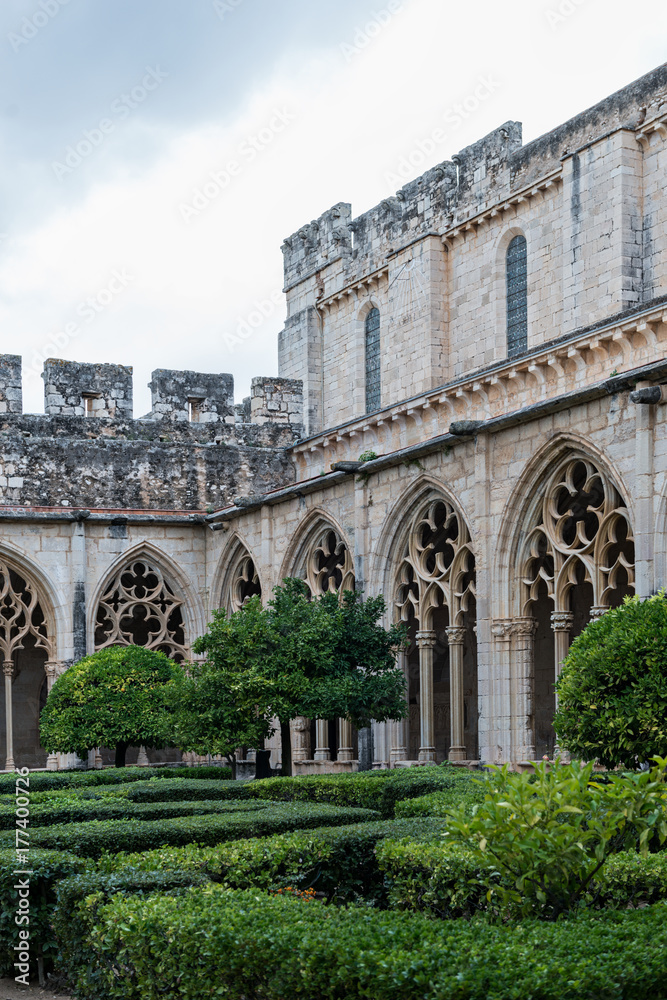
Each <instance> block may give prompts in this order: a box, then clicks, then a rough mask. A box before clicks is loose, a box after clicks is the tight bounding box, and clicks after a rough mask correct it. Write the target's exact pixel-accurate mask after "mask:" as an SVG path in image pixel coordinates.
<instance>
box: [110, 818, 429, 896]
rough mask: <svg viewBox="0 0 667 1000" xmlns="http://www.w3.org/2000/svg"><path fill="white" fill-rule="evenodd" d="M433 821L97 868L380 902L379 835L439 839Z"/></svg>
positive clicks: (171, 851)
mask: <svg viewBox="0 0 667 1000" xmlns="http://www.w3.org/2000/svg"><path fill="white" fill-rule="evenodd" d="M441 834H442V825H441V823H440V822H439V821H426V822H424V821H423V820H419V821H415V820H384V821H383V822H379V823H360V824H350V825H349V826H342V827H316V828H315V829H313V830H307V831H306V830H296V831H294V832H292V833H283V834H277V835H275V836H272V837H266V838H264V839H261V840H260V839H257V840H256V839H251V840H235V841H232V842H231V843H226V844H219V845H218V846H216V847H202V848H199V847H196V846H195V845H193V844H190V845H187V846H185V847H163V848H160V849H158V850H155V851H146V852H143V853H141V854H130V855H126V854H116V855H108V856H105V857H104V858H102V859H101V861H100V862H99V866H98V867H99V869H100V870H103V871H107V872H111V871H120V870H122V869H123V868H124V867H125V866H129V867H130V868H131V869H132V870H133V871H139V870H146V871H151V870H158V869H159V870H165V871H166V870H172V871H197V872H201V873H204V874H206V875H208V876H209V877H210V878H211V879H212V880H213V881H216V882H222V883H223V884H224V885H226V886H229V887H230V888H234V889H248V888H251V887H253V886H254V887H257V888H262V889H269V888H272V889H277V888H283V887H285V886H294V887H296V888H299V889H306V888H313V889H315V890H316V891H317V892H320V893H324V894H325V896H326V897H327V899H328V900H330V901H331V900H334V899H335V900H337V901H339V902H340V901H344V900H345V901H347V900H355V899H362V898H363V899H364V900H366V901H367V902H382V901H383V900H384V896H385V892H384V876H383V872H382V871H381V870H380V868H379V867H378V863H377V861H376V858H375V848H376V845H377V844H378V843H379V842H380V841H382V840H383V839H384V838H385V837H411V838H412V841H413V842H417V841H421V840H434V839H437V840H441V839H442V837H441Z"/></svg>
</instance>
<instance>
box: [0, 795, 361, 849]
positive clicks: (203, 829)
mask: <svg viewBox="0 0 667 1000" xmlns="http://www.w3.org/2000/svg"><path fill="white" fill-rule="evenodd" d="M377 818H378V816H377V813H373V812H371V811H370V810H368V809H352V808H349V809H339V808H336V807H335V806H330V805H324V804H318V805H316V804H313V803H306V802H293V803H276V804H269V806H268V808H266V809H259V810H256V811H255V812H250V813H248V812H243V811H236V810H230V812H229V813H227V814H225V815H217V816H216V815H207V816H201V817H198V816H181V817H179V818H177V819H165V820H153V821H142V820H138V819H129V820H106V821H105V820H92V821H91V822H89V823H63V824H60V825H57V826H50V827H46V826H44V827H37V828H36V829H34V830H32V831H31V834H30V842H31V845H32V846H34V847H42V848H50V849H52V850H63V849H64V848H65V847H67V848H68V849H69V850H70V851H72V852H74V853H75V854H78V855H80V856H82V857H99V856H100V855H101V854H102V853H103V852H105V851H111V852H117V851H144V850H151V849H152V848H156V847H161V846H163V845H166V844H172V845H184V844H190V843H195V844H219V843H222V842H223V841H225V840H235V839H237V838H239V837H265V836H267V835H269V834H272V833H282V832H283V831H287V830H295V829H299V828H303V829H309V828H310V827H314V826H322V825H323V824H325V823H326V824H330V825H332V826H336V825H341V826H342V825H344V824H346V823H363V822H365V821H368V820H372V819H377ZM13 841H14V833H13V831H9V830H3V831H2V832H0V847H10V846H11V845H12V844H13Z"/></svg>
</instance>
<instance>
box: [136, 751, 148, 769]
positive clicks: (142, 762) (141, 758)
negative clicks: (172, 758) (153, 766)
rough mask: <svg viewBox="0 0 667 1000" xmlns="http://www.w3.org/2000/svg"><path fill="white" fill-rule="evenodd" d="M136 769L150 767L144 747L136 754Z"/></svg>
mask: <svg viewBox="0 0 667 1000" xmlns="http://www.w3.org/2000/svg"><path fill="white" fill-rule="evenodd" d="M137 767H150V761H149V759H148V754H147V753H146V747H145V746H140V747H139V753H138V754H137Z"/></svg>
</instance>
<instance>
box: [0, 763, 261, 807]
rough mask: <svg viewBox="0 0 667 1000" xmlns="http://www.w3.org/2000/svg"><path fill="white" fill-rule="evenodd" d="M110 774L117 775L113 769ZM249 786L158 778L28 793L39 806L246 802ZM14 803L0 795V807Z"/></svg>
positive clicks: (241, 783)
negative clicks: (106, 803)
mask: <svg viewBox="0 0 667 1000" xmlns="http://www.w3.org/2000/svg"><path fill="white" fill-rule="evenodd" d="M113 773H121V774H122V771H121V772H116V771H115V770H114V772H113ZM247 787H248V784H247V783H246V782H240V781H206V780H204V781H190V780H189V779H188V778H182V779H176V780H174V781H160V780H158V779H157V778H153V779H150V780H149V781H133V782H127V783H125V784H117V785H75V786H71V785H70V786H66V787H65V788H60V789H54V790H52V791H51V790H47V791H44V792H33V791H32V787H31V791H30V805H31V807H32V806H41V805H43V804H45V803H47V804H49V805H56V804H57V803H59V802H63V803H73V804H74V803H76V804H81V803H86V802H114V801H126V802H137V803H139V802H145V803H150V802H200V801H217V802H221V801H225V800H232V799H237V800H238V799H247V798H249V797H250V796H249V795H248V794H247V792H246V789H247ZM14 804H15V795H14V794H13V793H12V794H11V795H9V794H3V795H0V805H2V806H6V805H11V806H12V807H13V806H14Z"/></svg>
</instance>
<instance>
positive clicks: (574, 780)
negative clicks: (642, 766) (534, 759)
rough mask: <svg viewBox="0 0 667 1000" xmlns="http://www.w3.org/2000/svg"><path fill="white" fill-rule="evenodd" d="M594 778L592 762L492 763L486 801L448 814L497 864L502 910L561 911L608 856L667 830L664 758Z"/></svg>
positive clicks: (451, 827)
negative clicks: (522, 767) (637, 769)
mask: <svg viewBox="0 0 667 1000" xmlns="http://www.w3.org/2000/svg"><path fill="white" fill-rule="evenodd" d="M666 765H667V760H664V761H663V760H659V763H658V764H657V766H656V767H654V768H653V769H652V770H651V771H650V772H648V771H646V772H643V773H641V774H637V773H635V774H625V775H621V774H618V775H612V776H610V777H608V778H607V779H606V780H605V783H604V784H602V783H599V782H596V781H594V780H593V778H592V772H593V765H592V764H588V765H586V767H583V768H582V767H580V766H579V765H578V764H572V765H568V766H561V765H559V764H557V765H556V766H555V767H553V768H551V769H550V768H549V767H548V766H547V765H546V764H540V765H538V766H537V767H536V769H535V774H534V775H531V774H525V773H524V774H511V773H510V772H509V771H508V770H507V767H506V766H505V767H503V768H493V769H492V772H491V774H490V775H489V777H488V778H487V779H486V790H487V794H486V795H485V797H484V802H483V803H481V804H479V805H476V806H475V807H474V809H473V811H472V816H470V815H468V814H467V811H466V809H465V808H462V809H459V811H458V814H457V813H456V812H453V813H452V814H450V816H449V817H448V821H447V828H446V836H450V837H451V836H456V837H458V839H459V840H462V841H463V842H464V843H465V844H467V845H468V846H469V847H470V848H471V849H472V850H473V852H474V853H475V855H476V856H477V858H478V860H479V862H480V864H481V865H483V866H484V867H488V866H490V865H494V866H495V867H496V868H497V870H498V872H499V875H500V881H499V884H498V886H497V888H496V889H494V892H495V894H496V897H497V899H498V901H499V904H500V910H501V911H502V912H509V913H510V914H513V915H521V916H526V915H529V914H538V915H540V916H543V917H548V918H552V919H553V918H556V917H558V916H559V915H560V914H561V913H563V912H564V911H566V910H569V909H571V908H572V907H574V906H576V905H577V904H578V902H579V901H580V900H582V899H583V898H584V897H585V896H586V893H587V891H588V889H589V885H590V883H591V881H592V880H593V879H595V878H596V877H597V876H598V873H599V872H600V870H601V869H602V866H603V865H604V863H605V861H606V860H607V858H608V857H609V856H610V855H611V854H614V853H616V852H618V851H621V850H623V849H625V848H628V847H633V848H639V850H640V851H641V853H642V854H644V855H645V854H646V853H648V845H649V841H650V839H651V838H652V837H657V838H658V839H659V841H660V842H662V841H664V840H665V838H666V837H667V818H666V814H665V802H666V800H667V788H666V786H665V766H666Z"/></svg>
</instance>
